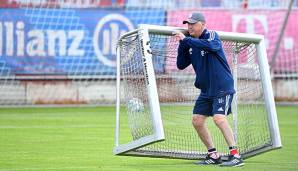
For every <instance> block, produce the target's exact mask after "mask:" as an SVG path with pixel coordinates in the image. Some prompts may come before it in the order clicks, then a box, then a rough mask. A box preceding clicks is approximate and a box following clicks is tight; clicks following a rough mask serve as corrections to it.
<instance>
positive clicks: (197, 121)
mask: <svg viewBox="0 0 298 171" xmlns="http://www.w3.org/2000/svg"><path fill="white" fill-rule="evenodd" d="M205 120H206V118H205V117H204V116H201V115H193V116H192V124H193V126H195V127H202V126H204V124H205Z"/></svg>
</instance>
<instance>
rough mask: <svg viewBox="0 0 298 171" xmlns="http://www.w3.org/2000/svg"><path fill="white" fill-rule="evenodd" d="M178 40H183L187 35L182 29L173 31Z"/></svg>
mask: <svg viewBox="0 0 298 171" xmlns="http://www.w3.org/2000/svg"><path fill="white" fill-rule="evenodd" d="M172 34H173V35H174V36H175V37H176V38H177V39H178V40H183V39H184V38H185V35H184V34H183V33H182V32H180V31H175V32H173V33H172Z"/></svg>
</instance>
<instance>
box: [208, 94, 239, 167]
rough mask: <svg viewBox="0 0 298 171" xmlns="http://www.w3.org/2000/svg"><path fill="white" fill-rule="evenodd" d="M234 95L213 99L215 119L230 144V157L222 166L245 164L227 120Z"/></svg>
mask: <svg viewBox="0 0 298 171" xmlns="http://www.w3.org/2000/svg"><path fill="white" fill-rule="evenodd" d="M232 99H233V95H227V96H224V97H219V98H217V99H214V100H213V110H212V113H214V115H213V121H214V123H215V124H216V126H217V127H218V128H219V129H220V131H221V132H222V134H223V136H224V138H225V140H226V142H227V144H228V145H229V150H230V157H229V159H228V161H227V162H223V163H222V165H221V166H243V165H244V163H243V160H242V159H241V156H240V155H239V153H238V149H237V147H236V142H235V138H234V134H233V130H232V129H231V127H230V124H229V122H228V120H227V115H228V114H230V113H231V104H232Z"/></svg>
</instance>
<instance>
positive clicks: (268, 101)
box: [113, 24, 282, 158]
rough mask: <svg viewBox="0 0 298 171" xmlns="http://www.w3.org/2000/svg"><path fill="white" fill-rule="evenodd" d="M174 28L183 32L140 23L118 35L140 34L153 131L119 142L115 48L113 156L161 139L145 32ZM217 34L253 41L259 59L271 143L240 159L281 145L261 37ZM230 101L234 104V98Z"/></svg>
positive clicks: (118, 92)
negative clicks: (138, 137)
mask: <svg viewBox="0 0 298 171" xmlns="http://www.w3.org/2000/svg"><path fill="white" fill-rule="evenodd" d="M174 31H186V29H184V28H179V27H169V26H157V25H147V24H142V25H139V28H138V29H136V30H133V31H131V32H128V33H126V34H124V35H122V36H121V37H120V39H119V40H121V39H122V38H124V37H127V36H130V35H132V34H135V33H138V35H139V36H140V43H141V48H142V58H143V64H144V66H146V67H144V74H145V80H146V85H147V89H148V95H149V97H148V99H149V108H150V112H151V115H152V118H153V119H152V120H153V125H154V132H155V133H154V134H152V135H150V136H147V137H143V138H141V139H139V140H135V141H132V142H129V143H127V144H119V136H120V135H119V133H120V130H119V129H120V107H121V103H120V93H121V92H120V82H121V75H120V50H119V48H117V79H116V80H117V81H116V82H117V84H116V91H117V92H116V94H117V96H116V129H115V147H114V150H113V153H114V154H115V155H138V154H137V153H135V152H134V150H135V149H138V148H141V147H144V146H146V145H148V144H151V143H155V142H158V141H163V140H164V139H165V135H164V130H163V124H162V118H161V112H160V105H159V99H158V93H157V86H156V80H155V73H154V68H153V64H152V55H151V53H150V52H151V48H150V37H149V33H158V34H163V35H171V34H172V33H173V32H174ZM217 33H218V34H219V36H220V38H221V40H229V41H235V42H237V41H239V42H250V43H254V44H256V50H257V59H258V61H259V69H260V73H261V76H260V78H261V83H262V87H263V91H264V100H265V107H266V111H267V114H268V123H269V130H270V137H271V140H272V144H271V146H270V147H265V148H262V149H256V150H254V151H253V152H251V154H245V156H244V158H247V157H250V156H254V155H256V154H259V153H262V152H265V151H268V150H272V149H277V148H281V147H282V144H281V138H280V131H279V125H278V119H277V113H276V108H275V102H274V96H273V90H272V84H271V77H270V70H269V64H268V60H267V52H266V47H265V40H264V36H263V35H258V34H247V33H235V32H223V31H217ZM236 74H237V73H236ZM148 75H149V77H148ZM236 86H237V85H236ZM235 99H237V93H236V97H235ZM234 103H237V101H236V102H234ZM236 113H237V111H236ZM236 119H237V116H236ZM141 155H144V154H141ZM168 157H171V156H168Z"/></svg>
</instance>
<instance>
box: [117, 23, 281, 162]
mask: <svg viewBox="0 0 298 171" xmlns="http://www.w3.org/2000/svg"><path fill="white" fill-rule="evenodd" d="M175 30H182V31H183V29H182V28H178V27H166V26H154V25H142V26H141V27H140V28H139V29H137V30H134V31H131V32H129V33H127V34H125V35H124V36H122V37H121V38H120V40H119V42H118V56H117V112H116V116H117V123H116V136H115V137H116V138H115V148H114V154H118V155H141V156H154V157H170V158H186V159H197V158H202V157H204V156H205V155H206V153H205V152H206V148H205V147H204V145H203V144H202V143H201V141H200V140H199V138H198V136H197V133H196V132H195V130H194V128H193V126H192V124H191V117H192V109H193V106H194V103H195V100H196V99H197V97H198V95H199V93H200V91H199V90H198V89H196V88H195V87H194V85H193V83H194V79H195V74H194V72H193V69H192V68H191V66H190V67H189V68H186V69H185V70H183V71H180V70H178V69H177V68H176V56H177V47H178V45H179V42H178V41H177V39H176V38H174V37H173V36H172V32H173V31H175ZM218 33H219V35H220V37H221V39H222V41H223V48H224V51H225V54H226V57H227V60H228V63H229V65H230V67H231V69H232V72H233V76H234V79H235V87H236V90H237V93H236V94H235V99H234V101H233V114H232V115H230V116H229V117H228V120H229V122H230V124H231V125H232V127H233V130H234V133H235V135H234V137H235V139H236V141H237V145H238V146H239V151H240V154H241V155H242V156H243V158H247V157H251V156H254V155H257V154H259V153H262V152H264V151H268V150H271V149H275V148H279V147H281V142H280V135H279V128H278V122H277V117H276V111H275V105H274V100H273V93H272V87H271V82H270V75H269V67H268V62H267V57H266V50H265V45H264V38H263V37H262V36H260V35H255V34H241V33H231V32H218ZM212 122H213V121H211V120H209V121H208V127H209V129H210V131H211V135H212V136H213V137H212V138H213V140H214V142H215V146H216V147H217V149H218V151H219V152H220V153H221V154H222V155H223V156H225V157H226V156H227V155H228V149H227V145H226V142H225V140H224V138H223V136H222V134H221V133H220V131H219V129H217V128H216V126H215V125H214V123H212ZM225 157H224V158H225Z"/></svg>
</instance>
